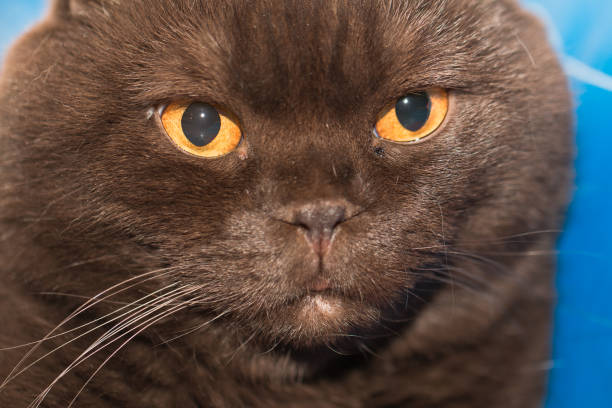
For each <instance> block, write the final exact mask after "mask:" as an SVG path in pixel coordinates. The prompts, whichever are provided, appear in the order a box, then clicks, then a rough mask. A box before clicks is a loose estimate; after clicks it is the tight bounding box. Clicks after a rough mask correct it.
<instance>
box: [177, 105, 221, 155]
mask: <svg viewBox="0 0 612 408" xmlns="http://www.w3.org/2000/svg"><path fill="white" fill-rule="evenodd" d="M181 127H182V128H183V133H184V134H185V137H187V139H188V140H189V141H190V142H191V143H193V144H194V145H195V146H198V147H202V146H206V145H207V144H209V143H210V142H212V141H213V140H214V138H215V137H216V136H217V135H218V134H219V130H220V129H221V118H220V116H219V112H217V110H216V109H215V108H213V107H212V106H210V105H208V104H206V103H202V102H194V103H192V104H191V105H189V107H188V108H187V109H186V110H185V113H183V117H182V119H181Z"/></svg>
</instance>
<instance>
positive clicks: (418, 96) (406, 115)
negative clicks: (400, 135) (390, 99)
mask: <svg viewBox="0 0 612 408" xmlns="http://www.w3.org/2000/svg"><path fill="white" fill-rule="evenodd" d="M430 112H431V104H430V101H429V96H428V95H427V93H425V92H419V93H414V94H410V95H406V96H404V97H403V98H401V99H400V100H399V101H397V104H396V105H395V114H396V115H397V119H398V120H399V122H400V123H401V124H402V126H403V127H405V128H406V129H408V130H410V131H412V132H416V131H417V130H419V129H421V128H422V127H423V126H424V125H425V123H427V119H429V114H430Z"/></svg>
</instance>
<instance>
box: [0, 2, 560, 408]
mask: <svg viewBox="0 0 612 408" xmlns="http://www.w3.org/2000/svg"><path fill="white" fill-rule="evenodd" d="M543 37H544V34H543V32H542V30H541V28H540V27H539V26H538V24H537V23H536V22H535V21H534V20H533V19H532V18H531V17H529V16H528V15H526V14H524V13H523V12H522V11H520V10H519V8H518V6H517V4H515V2H514V1H510V0H498V1H493V0H491V1H482V0H445V1H435V2H431V1H409V0H406V1H398V2H391V1H384V0H363V1H357V2H352V1H323V0H321V1H316V2H300V1H289V2H286V1H252V2H248V1H239V0H232V1H228V2H208V1H188V0H181V1H175V2H165V1H161V0H159V1H140V0H139V1H132V2H123V1H121V2H120V1H115V0H108V1H104V0H100V1H93V0H92V1H85V0H74V1H57V2H56V3H55V4H54V7H53V11H52V14H51V16H50V17H49V18H48V19H47V20H46V21H45V22H44V23H42V24H41V25H39V26H37V27H36V28H35V29H34V30H33V31H32V32H30V33H29V34H28V35H26V36H25V37H24V38H23V39H22V40H21V41H20V42H19V44H18V45H17V46H16V47H15V48H14V49H13V50H12V52H11V54H10V55H9V57H8V59H7V61H6V65H5V67H4V70H3V72H2V79H1V82H0V137H1V139H0V140H1V151H0V154H1V162H0V166H1V167H0V183H1V184H0V185H1V186H2V196H1V197H0V205H1V206H2V207H1V213H0V216H1V218H0V221H1V222H2V230H1V233H2V241H1V243H0V259H1V264H0V279H1V280H0V327H1V328H2V330H0V347H11V346H16V345H21V344H25V343H28V342H32V341H36V340H39V339H41V338H43V337H44V336H46V335H48V334H49V333H50V332H51V337H52V338H50V339H48V340H46V341H44V342H41V343H40V344H38V345H37V347H36V350H35V351H34V352H32V354H31V355H30V356H29V357H28V358H27V359H26V360H25V361H24V362H23V363H22V364H18V363H19V361H20V359H21V357H22V356H23V355H24V353H25V352H26V351H27V350H29V349H30V347H24V348H18V349H13V350H5V351H0V376H2V378H4V377H6V376H9V374H11V378H10V381H8V382H6V384H4V386H3V387H2V388H0V406H2V407H5V406H6V407H8V406H10V407H25V406H28V404H30V403H31V402H32V401H34V400H35V398H36V397H37V395H39V393H40V392H42V391H43V390H44V389H45V387H47V386H48V385H49V384H50V383H51V382H52V381H53V380H54V379H55V378H56V377H58V376H59V375H60V374H61V372H62V371H63V370H64V369H65V368H66V367H68V366H69V365H70V364H71V363H72V362H73V361H78V360H77V359H78V357H79V354H80V353H81V352H83V351H84V350H86V349H87V347H89V346H90V345H91V344H93V343H94V341H95V340H96V339H98V338H99V336H102V335H104V333H105V332H106V331H107V330H109V329H111V330H112V328H113V326H114V325H115V324H121V323H122V322H128V323H126V326H115V328H116V329H117V330H116V331H115V332H113V333H112V335H111V336H110V337H108V340H109V341H112V340H116V341H115V342H113V343H110V344H108V346H107V347H106V348H103V349H101V350H100V352H99V353H97V354H94V355H92V356H91V357H89V358H88V359H85V360H84V362H83V363H82V364H80V365H77V366H76V367H75V368H74V369H73V370H72V371H70V372H69V373H68V374H67V375H65V376H63V377H62V378H61V379H60V380H59V381H58V382H57V384H55V385H54V386H53V387H52V388H50V392H49V393H48V395H45V398H44V399H40V400H39V401H42V405H41V406H45V407H47V406H48V407H65V406H67V405H68V404H69V403H70V401H71V400H72V399H73V397H75V395H77V393H79V390H80V389H81V387H82V386H83V385H84V384H85V383H86V381H87V380H88V378H89V377H90V376H91V375H92V374H94V373H95V372H96V369H97V368H98V367H100V366H101V365H102V364H103V363H105V364H104V365H103V367H102V369H101V370H100V371H99V372H97V373H96V375H95V376H94V377H93V379H92V381H91V382H89V383H87V384H86V385H87V386H86V387H85V388H84V389H83V391H82V392H81V393H80V395H79V397H78V399H77V400H76V402H75V404H76V406H83V407H126V408H132V407H134V408H135V407H160V408H161V407H241V406H254V407H275V406H278V407H280V406H283V407H284V406H295V407H312V406H316V407H411V408H417V407H423V408H425V407H428V408H431V407H445V408H450V407H457V408H459V407H461V408H467V407H470V408H478V407H508V408H512V407H517V408H518V407H521V408H524V407H537V406H538V404H539V403H540V402H541V399H542V393H543V386H544V384H545V380H546V368H547V365H548V364H547V361H548V359H549V357H548V356H549V337H550V315H551V304H552V300H553V291H552V288H551V287H552V278H553V269H554V262H553V254H552V249H553V248H554V242H555V238H556V233H555V231H556V230H557V229H558V228H559V223H560V220H561V216H562V213H563V209H564V205H565V202H566V198H567V197H566V196H567V184H568V179H569V171H568V169H569V162H570V159H571V148H570V128H571V115H570V107H569V102H568V95H567V91H566V85H565V80H564V78H563V75H562V74H561V71H560V69H559V67H558V64H557V62H556V59H555V57H554V55H553V53H552V51H551V50H550V49H549V47H548V45H547V44H546V42H545V41H544V39H543ZM432 87H440V88H444V89H448V90H449V94H450V109H449V112H448V116H447V117H446V119H445V122H444V124H443V125H442V127H441V128H440V129H439V130H437V131H436V133H435V134H433V135H432V136H431V137H429V138H428V139H427V140H423V142H422V143H418V144H396V143H393V142H389V141H385V140H382V139H379V138H377V137H375V136H374V135H373V132H372V129H373V126H374V124H375V123H376V120H377V118H378V117H379V115H380V113H381V111H383V110H384V108H385V106H387V105H388V104H389V102H390V101H394V100H396V99H397V98H399V97H401V96H402V95H405V94H407V93H409V92H411V91H414V90H423V89H429V88H432ZM176 99H189V100H203V101H206V102H208V103H211V104H215V105H216V106H218V107H220V108H224V109H226V110H227V111H229V112H231V113H233V114H234V115H235V116H236V117H238V118H239V122H240V124H241V126H242V132H243V140H242V142H241V144H240V146H239V147H238V148H237V149H236V151H234V152H232V153H230V154H228V155H227V156H223V157H219V158H216V159H206V158H200V157H193V156H190V155H187V154H185V153H183V152H181V151H179V149H177V148H176V147H175V146H174V145H173V144H172V143H171V142H170V141H169V140H168V138H167V137H166V136H165V135H164V134H163V128H162V127H161V126H160V120H159V115H158V114H157V113H156V111H155V110H154V108H157V107H160V106H165V105H167V104H168V103H171V102H173V101H174V100H176ZM321 209H323V210H325V211H328V210H329V211H330V214H331V210H332V209H334V211H335V210H338V209H340V210H341V214H342V215H341V216H339V217H337V218H338V219H337V220H336V221H337V225H336V224H333V225H331V228H332V229H334V235H331V238H330V242H327V243H326V244H325V245H326V247H325V248H326V249H325V250H323V249H321V248H322V246H323V242H324V241H317V242H318V243H319V244H317V245H319V246H315V245H313V244H312V242H314V241H312V240H311V238H310V236H309V235H308V234H309V233H311V232H312V231H313V230H314V227H312V228H311V229H308V226H309V225H310V224H309V223H311V222H317V223H318V222H320V220H321V219H323V217H324V216H323V215H322V214H324V212H323V210H321ZM340 210H339V211H340ZM295 214H298V216H295ZM305 214H306V215H305ZM309 214H310V215H309ZM312 214H315V215H316V217H315V221H312ZM300 217H311V218H307V220H306V221H300V220H301V219H302V218H300ZM317 217H318V218H317ZM321 222H323V221H321ZM325 222H328V221H325ZM334 222H335V221H334ZM305 224H306V227H305V226H304V225H305ZM313 225H314V224H313ZM305 231H306V232H305ZM115 285H117V286H115ZM107 288H111V289H110V290H109V291H106V292H105V290H106V289H107ZM115 292H117V293H115ZM100 293H101V295H98V294H100ZM111 294H112V295H113V296H109V295H111ZM151 294H155V295H154V296H153V295H151ZM79 296H80V297H84V299H85V300H83V299H80V298H79ZM94 296H96V297H94ZM107 296H109V297H107ZM87 299H91V300H89V301H88V303H86V304H85V305H86V306H85V307H84V308H82V309H78V311H79V312H81V313H79V314H78V315H76V316H73V318H72V319H71V320H70V321H69V322H67V323H66V324H65V325H63V326H62V327H61V328H59V329H58V330H56V331H54V332H52V330H53V329H54V328H55V326H56V325H57V324H58V323H59V322H61V321H62V320H63V319H64V318H66V317H67V316H69V315H70V314H71V313H72V312H73V311H74V310H75V308H76V307H77V306H78V305H79V304H82V303H83V302H84V301H86V300H87ZM130 302H134V303H130ZM182 302H187V303H182ZM122 307H123V308H124V309H120V308H122ZM117 310H122V311H123V312H129V313H133V314H132V315H128V314H126V315H124V316H121V318H119V319H117V320H114V321H112V322H111V323H109V324H107V325H106V326H103V327H99V328H98V329H97V330H96V331H93V332H92V333H89V334H87V335H84V336H83V337H81V338H78V339H76V340H75V341H74V342H71V343H68V344H66V343H67V342H68V341H70V340H71V339H73V338H74V337H76V335H79V334H82V333H85V332H86V331H87V330H89V329H90V328H94V327H96V326H98V325H101V324H103V323H105V322H107V321H109V320H111V319H112V318H113V317H117V316H120V315H121V313H122V312H121V311H120V312H116V311H117ZM114 311H115V314H110V315H109V313H113V312H114ZM165 314H167V317H165V318H163V319H161V320H160V321H159V322H157V321H156V320H155V319H156V318H157V317H160V318H161V317H163V316H165ZM103 316H104V317H103ZM130 316H132V317H135V318H136V319H139V320H136V319H133V320H129V319H130ZM88 322H93V324H92V325H90V326H83V327H80V326H81V325H85V324H87V323H88ZM149 324H150V325H151V327H149ZM70 329H75V330H74V331H72V332H70V333H67V334H65V335H62V336H58V337H53V336H54V335H56V334H60V333H62V332H63V331H65V330H70ZM106 333H109V332H106ZM119 335H123V337H118V336H119ZM128 340H129V341H128ZM123 343H126V344H125V345H124V344H123ZM62 344H66V345H65V346H64V347H63V348H61V349H59V350H55V351H54V349H55V347H57V346H59V345H62ZM97 344H98V345H99V346H103V345H105V344H107V343H104V341H102V342H99V343H97ZM120 346H122V347H120ZM96 350H97V349H96ZM115 350H119V351H118V352H117V354H116V355H114V356H113V357H112V358H110V359H109V360H108V362H105V360H106V358H107V357H109V356H110V354H111V353H112V352H114V351H115ZM51 351H53V352H52V353H50V354H49V355H48V356H46V357H45V358H42V359H41V360H40V361H38V362H36V364H33V365H32V366H31V367H29V368H27V366H28V365H29V364H30V363H31V362H33V361H35V360H36V359H37V358H38V357H41V356H44V355H45V354H46V353H48V352H51ZM14 367H17V369H16V370H15V371H13V372H12V373H11V370H13V368H14ZM24 368H27V369H26V370H23V369H24ZM21 370H23V372H22V373H19V372H20V371H21ZM13 374H19V375H13Z"/></svg>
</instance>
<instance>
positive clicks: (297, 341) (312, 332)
mask: <svg viewBox="0 0 612 408" xmlns="http://www.w3.org/2000/svg"><path fill="white" fill-rule="evenodd" d="M293 307H294V308H295V309H294V311H293V313H291V314H290V315H291V317H290V318H288V319H287V320H285V322H284V324H285V325H286V326H288V327H286V328H288V329H289V330H288V331H289V332H290V333H291V335H290V336H289V338H288V340H289V343H291V344H293V345H294V346H298V347H306V348H308V347H313V346H314V347H316V346H319V345H322V344H336V343H338V342H345V341H346V339H347V338H348V337H350V336H351V335H352V333H353V332H354V330H355V329H356V328H359V329H368V328H371V327H372V326H376V324H377V322H378V321H379V318H380V312H379V310H378V309H376V308H375V307H373V306H366V305H364V304H363V303H359V302H356V301H355V300H352V299H347V298H343V297H340V296H336V295H334V294H332V293H330V292H327V291H324V292H320V293H312V294H308V295H306V296H304V297H303V298H301V299H300V300H299V301H297V302H296V303H295V304H294V305H293Z"/></svg>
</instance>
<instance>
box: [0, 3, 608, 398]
mask: <svg viewBox="0 0 612 408" xmlns="http://www.w3.org/2000/svg"><path fill="white" fill-rule="evenodd" d="M211 1H213V0H211ZM523 3H524V4H525V6H527V7H528V8H529V9H530V10H531V11H532V12H534V13H536V14H537V15H539V16H540V18H542V19H543V20H544V21H546V22H547V24H548V26H549V29H550V38H551V41H552V42H553V44H554V45H555V47H556V48H557V50H558V52H559V55H560V56H561V58H562V61H563V64H564V66H565V69H566V72H567V73H568V75H569V76H570V78H571V81H572V89H573V91H574V95H575V104H576V117H577V123H576V126H577V145H578V156H577V160H576V168H577V179H576V189H575V195H574V201H573V204H572V207H571V209H570V212H569V217H568V220H567V225H566V228H565V233H564V235H563V237H562V239H561V241H560V243H559V260H560V265H559V274H558V279H557V286H558V291H559V296H560V297H559V304H558V307H557V311H556V324H555V342H554V353H553V358H552V360H551V361H550V365H549V367H550V369H551V372H550V373H551V381H550V390H549V395H548V401H547V407H546V408H570V407H571V408H575V407H588V408H598V407H602V408H604V407H605V408H609V407H612V299H611V297H612V261H611V260H610V259H609V258H608V255H609V254H610V252H611V250H612V206H611V204H612V203H611V199H612V189H611V187H612V181H611V180H612V174H611V173H612V153H611V152H612V140H611V138H612V120H611V117H612V1H611V0H524V1H523ZM45 7H46V2H45V1H44V0H17V1H16V0H0V10H2V14H1V15H0V55H3V54H4V51H5V50H6V48H7V46H8V44H10V42H11V41H12V40H13V39H14V38H15V37H16V35H18V33H20V32H22V31H23V30H24V29H25V28H26V27H28V26H30V25H31V24H32V23H33V21H35V20H37V19H38V18H40V17H41V16H42V15H43V14H44V11H45ZM492 408H495V407H492Z"/></svg>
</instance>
